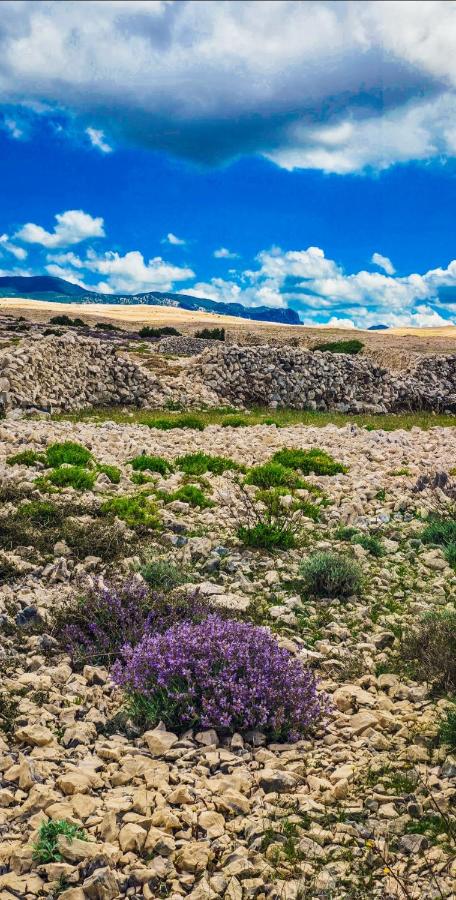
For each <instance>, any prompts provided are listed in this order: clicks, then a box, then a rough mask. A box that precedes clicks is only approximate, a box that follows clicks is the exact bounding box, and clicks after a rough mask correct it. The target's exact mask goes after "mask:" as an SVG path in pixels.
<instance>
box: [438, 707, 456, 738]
mask: <svg viewBox="0 0 456 900" xmlns="http://www.w3.org/2000/svg"><path fill="white" fill-rule="evenodd" d="M439 741H440V743H441V744H446V745H447V746H448V747H451V749H452V750H456V700H452V701H451V704H450V705H449V706H448V708H447V709H446V710H445V712H444V714H443V716H442V717H441V719H440V722H439Z"/></svg>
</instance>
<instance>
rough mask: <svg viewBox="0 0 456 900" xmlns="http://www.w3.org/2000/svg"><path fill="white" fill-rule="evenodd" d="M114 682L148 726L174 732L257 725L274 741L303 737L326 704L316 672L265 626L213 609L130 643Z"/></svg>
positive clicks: (118, 666) (116, 665) (232, 729)
mask: <svg viewBox="0 0 456 900" xmlns="http://www.w3.org/2000/svg"><path fill="white" fill-rule="evenodd" d="M122 656H123V661H122V662H117V663H116V664H115V665H114V669H113V675H114V679H115V681H116V682H117V683H118V684H119V685H121V686H122V687H123V688H124V689H125V691H126V693H127V696H128V698H129V701H130V704H131V709H132V711H133V713H134V714H135V716H136V717H137V719H138V720H139V721H140V723H141V725H142V726H143V727H146V728H147V727H153V726H155V725H157V724H158V723H159V722H160V721H163V722H164V723H165V725H166V726H167V727H168V728H170V729H171V730H173V731H174V730H177V731H178V732H182V731H184V730H186V729H187V728H192V727H194V728H198V729H199V728H204V729H207V728H217V729H220V730H222V731H224V732H233V731H245V730H247V729H253V728H259V729H261V730H262V731H264V732H266V734H267V735H268V736H269V737H271V738H272V739H275V740H281V739H282V740H297V739H299V738H300V737H301V736H302V735H304V734H306V733H307V732H308V731H309V729H310V728H312V726H314V725H315V724H316V723H317V722H319V721H320V720H321V718H322V716H323V715H324V712H325V708H326V701H325V698H324V697H322V696H319V695H318V693H317V685H316V680H315V677H314V675H313V673H312V672H311V671H310V670H307V669H305V668H304V667H303V666H302V664H301V663H300V662H299V661H298V660H297V659H296V657H294V656H293V655H292V654H291V653H289V651H287V650H285V649H282V648H280V647H279V645H278V644H277V642H276V641H275V640H274V638H273V637H272V636H271V634H270V633H269V632H268V631H267V630H266V629H264V628H260V627H258V626H255V625H251V624H250V623H245V622H235V621H232V620H229V619H228V620H224V619H222V618H221V617H220V616H217V615H215V614H213V615H209V616H208V617H207V619H205V620H204V621H203V622H201V623H198V624H190V623H188V622H184V623H180V624H177V625H175V626H173V627H171V628H169V629H168V630H167V631H166V632H164V634H161V635H160V634H158V635H146V636H145V637H144V638H143V639H142V641H140V643H139V644H138V645H137V646H136V647H134V648H132V647H129V648H125V649H124V650H123V653H122Z"/></svg>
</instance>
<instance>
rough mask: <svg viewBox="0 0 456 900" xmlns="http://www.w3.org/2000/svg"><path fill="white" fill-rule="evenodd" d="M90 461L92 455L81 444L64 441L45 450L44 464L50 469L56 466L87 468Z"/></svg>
mask: <svg viewBox="0 0 456 900" xmlns="http://www.w3.org/2000/svg"><path fill="white" fill-rule="evenodd" d="M91 461H92V454H91V453H90V451H89V450H87V449H86V447H83V446H82V444H76V443H74V441H64V442H63V443H61V444H59V443H57V444H51V445H50V446H49V447H48V448H47V450H46V463H47V465H48V466H51V467H52V468H57V467H58V466H63V465H68V466H87V465H88V464H89V463H90V462H91Z"/></svg>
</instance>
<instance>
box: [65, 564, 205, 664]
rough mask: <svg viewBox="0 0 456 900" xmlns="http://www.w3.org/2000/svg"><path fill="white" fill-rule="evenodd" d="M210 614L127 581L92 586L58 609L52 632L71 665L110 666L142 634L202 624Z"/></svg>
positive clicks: (197, 603) (195, 602)
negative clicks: (184, 623)
mask: <svg viewBox="0 0 456 900" xmlns="http://www.w3.org/2000/svg"><path fill="white" fill-rule="evenodd" d="M208 612H209V606H208V604H207V603H205V602H204V601H202V600H199V599H198V600H195V599H192V598H187V597H173V598H171V597H167V596H165V595H164V594H162V593H159V592H156V591H153V590H151V589H150V587H149V586H148V585H147V584H144V582H143V581H139V580H138V579H135V578H129V579H127V580H125V581H122V582H110V583H100V584H95V585H94V586H93V587H91V588H89V589H85V590H84V592H82V593H81V594H80V595H79V596H78V597H76V599H70V600H69V601H68V602H67V603H66V604H63V606H62V605H61V604H59V607H58V609H57V610H56V611H55V615H54V628H53V632H54V635H55V637H56V638H57V639H58V640H59V643H61V644H62V646H63V647H64V648H65V650H66V651H67V653H69V654H70V655H71V656H72V658H73V661H74V662H75V664H81V665H83V664H84V663H86V662H88V663H90V664H92V665H96V664H101V665H110V664H111V663H112V661H113V660H114V658H115V657H117V656H118V655H119V652H120V649H121V647H123V646H124V645H125V644H137V643H138V641H140V640H141V638H142V637H143V636H144V634H149V633H155V632H163V631H166V629H167V628H169V627H170V626H171V625H174V624H175V623H176V622H181V621H182V620H192V621H200V620H201V619H203V618H205V617H206V616H207V615H208Z"/></svg>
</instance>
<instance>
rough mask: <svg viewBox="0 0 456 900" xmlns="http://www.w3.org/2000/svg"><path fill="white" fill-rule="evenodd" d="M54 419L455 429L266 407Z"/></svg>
mask: <svg viewBox="0 0 456 900" xmlns="http://www.w3.org/2000/svg"><path fill="white" fill-rule="evenodd" d="M53 418H54V419H55V420H66V421H71V422H95V423H97V422H99V423H102V422H118V423H126V424H140V425H148V426H149V428H161V429H168V428H179V427H190V428H199V429H200V430H202V429H203V428H205V427H206V426H207V425H223V426H232V427H243V426H247V425H276V426H277V427H278V428H284V427H286V426H287V425H312V426H314V427H321V428H322V427H324V426H325V425H329V424H333V425H338V426H340V427H342V426H344V425H348V424H356V425H358V426H359V427H360V428H367V429H371V430H372V429H380V428H381V429H384V430H385V431H395V430H397V429H405V430H407V431H409V430H410V429H411V428H413V427H418V428H422V429H424V430H427V429H429V428H434V427H436V426H443V427H445V428H454V427H456V415H443V414H442V415H437V414H433V413H428V412H410V413H398V414H386V415H362V414H359V415H355V414H353V413H338V412H312V411H309V410H298V409H279V410H273V411H272V410H271V409H268V408H267V407H254V408H253V409H249V410H248V411H246V412H242V411H239V410H235V409H227V408H221V409H220V408H219V409H208V410H202V411H195V412H193V411H188V412H185V411H182V410H181V411H169V410H166V409H164V410H163V409H156V410H150V409H147V410H146V409H131V408H126V407H103V408H95V409H87V410H80V411H79V412H76V413H65V414H61V415H55V416H53Z"/></svg>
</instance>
